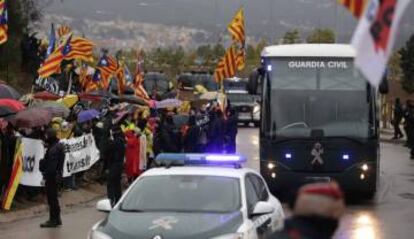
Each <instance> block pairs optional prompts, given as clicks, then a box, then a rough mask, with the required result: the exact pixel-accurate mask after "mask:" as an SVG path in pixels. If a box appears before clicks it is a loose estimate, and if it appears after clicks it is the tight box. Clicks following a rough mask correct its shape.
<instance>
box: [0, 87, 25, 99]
mask: <svg viewBox="0 0 414 239" xmlns="http://www.w3.org/2000/svg"><path fill="white" fill-rule="evenodd" d="M21 97H22V95H21V94H20V93H19V92H17V90H15V89H14V88H13V87H11V86H9V85H6V84H0V98H1V99H5V98H7V99H15V100H18V99H20V98H21Z"/></svg>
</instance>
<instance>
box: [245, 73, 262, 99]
mask: <svg viewBox="0 0 414 239" xmlns="http://www.w3.org/2000/svg"><path fill="white" fill-rule="evenodd" d="M263 72H264V71H263V68H258V69H256V70H254V71H253V72H252V73H251V74H250V75H249V79H248V82H247V86H246V88H247V89H246V90H247V91H248V92H249V94H251V95H256V94H258V93H259V92H258V89H259V87H260V85H261V82H260V78H261V77H262V76H263Z"/></svg>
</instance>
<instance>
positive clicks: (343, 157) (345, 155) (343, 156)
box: [342, 154, 350, 160]
mask: <svg viewBox="0 0 414 239" xmlns="http://www.w3.org/2000/svg"><path fill="white" fill-rule="evenodd" d="M349 158H350V157H349V154H344V155H342V159H343V160H348V159H349Z"/></svg>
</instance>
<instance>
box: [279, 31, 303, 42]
mask: <svg viewBox="0 0 414 239" xmlns="http://www.w3.org/2000/svg"><path fill="white" fill-rule="evenodd" d="M299 42H300V33H299V30H298V29H293V30H290V31H287V32H286V33H285V35H284V36H283V38H282V44H295V43H299Z"/></svg>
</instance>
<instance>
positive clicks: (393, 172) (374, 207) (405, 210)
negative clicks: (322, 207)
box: [0, 128, 414, 239]
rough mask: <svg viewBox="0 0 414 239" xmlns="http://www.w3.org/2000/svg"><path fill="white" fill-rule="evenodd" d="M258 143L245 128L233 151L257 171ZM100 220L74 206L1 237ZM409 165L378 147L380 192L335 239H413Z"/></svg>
mask: <svg viewBox="0 0 414 239" xmlns="http://www.w3.org/2000/svg"><path fill="white" fill-rule="evenodd" d="M258 146H259V138H258V133H257V130H256V129H253V128H244V129H241V130H240V133H239V137H238V149H239V151H240V152H241V153H243V154H245V155H246V156H248V157H249V158H250V161H249V162H248V166H249V167H253V168H258ZM104 216H105V214H103V213H99V212H97V211H96V210H95V208H94V203H91V204H89V205H84V206H81V207H74V208H73V209H71V210H70V211H67V212H65V214H64V215H63V226H62V227H60V228H58V229H40V228H39V224H40V223H42V222H43V221H45V220H46V219H47V218H46V216H43V217H38V218H32V219H28V220H23V221H18V222H15V223H11V224H4V225H0V238H12V239H37V238H39V239H40V238H42V239H60V238H64V239H67V238H69V239H71V238H73V239H81V238H86V235H87V233H88V230H89V228H90V227H91V226H92V225H93V224H94V223H95V222H96V221H98V220H100V219H102V218H103V217H104ZM413 223H414V161H410V160H409V159H408V149H406V148H404V147H402V146H400V145H394V144H387V143H384V144H381V177H380V188H379V192H378V194H377V196H376V199H375V200H374V201H372V202H363V203H361V202H360V203H356V204H353V205H349V206H348V208H347V212H346V215H345V216H344V217H343V219H342V221H341V225H340V228H339V230H338V232H337V234H336V236H335V238H336V239H345V238H351V239H374V238H375V239H383V238H384V239H394V238H398V239H400V238H401V239H408V238H413V236H412V234H413V233H412V230H413V225H414V224H413Z"/></svg>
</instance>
